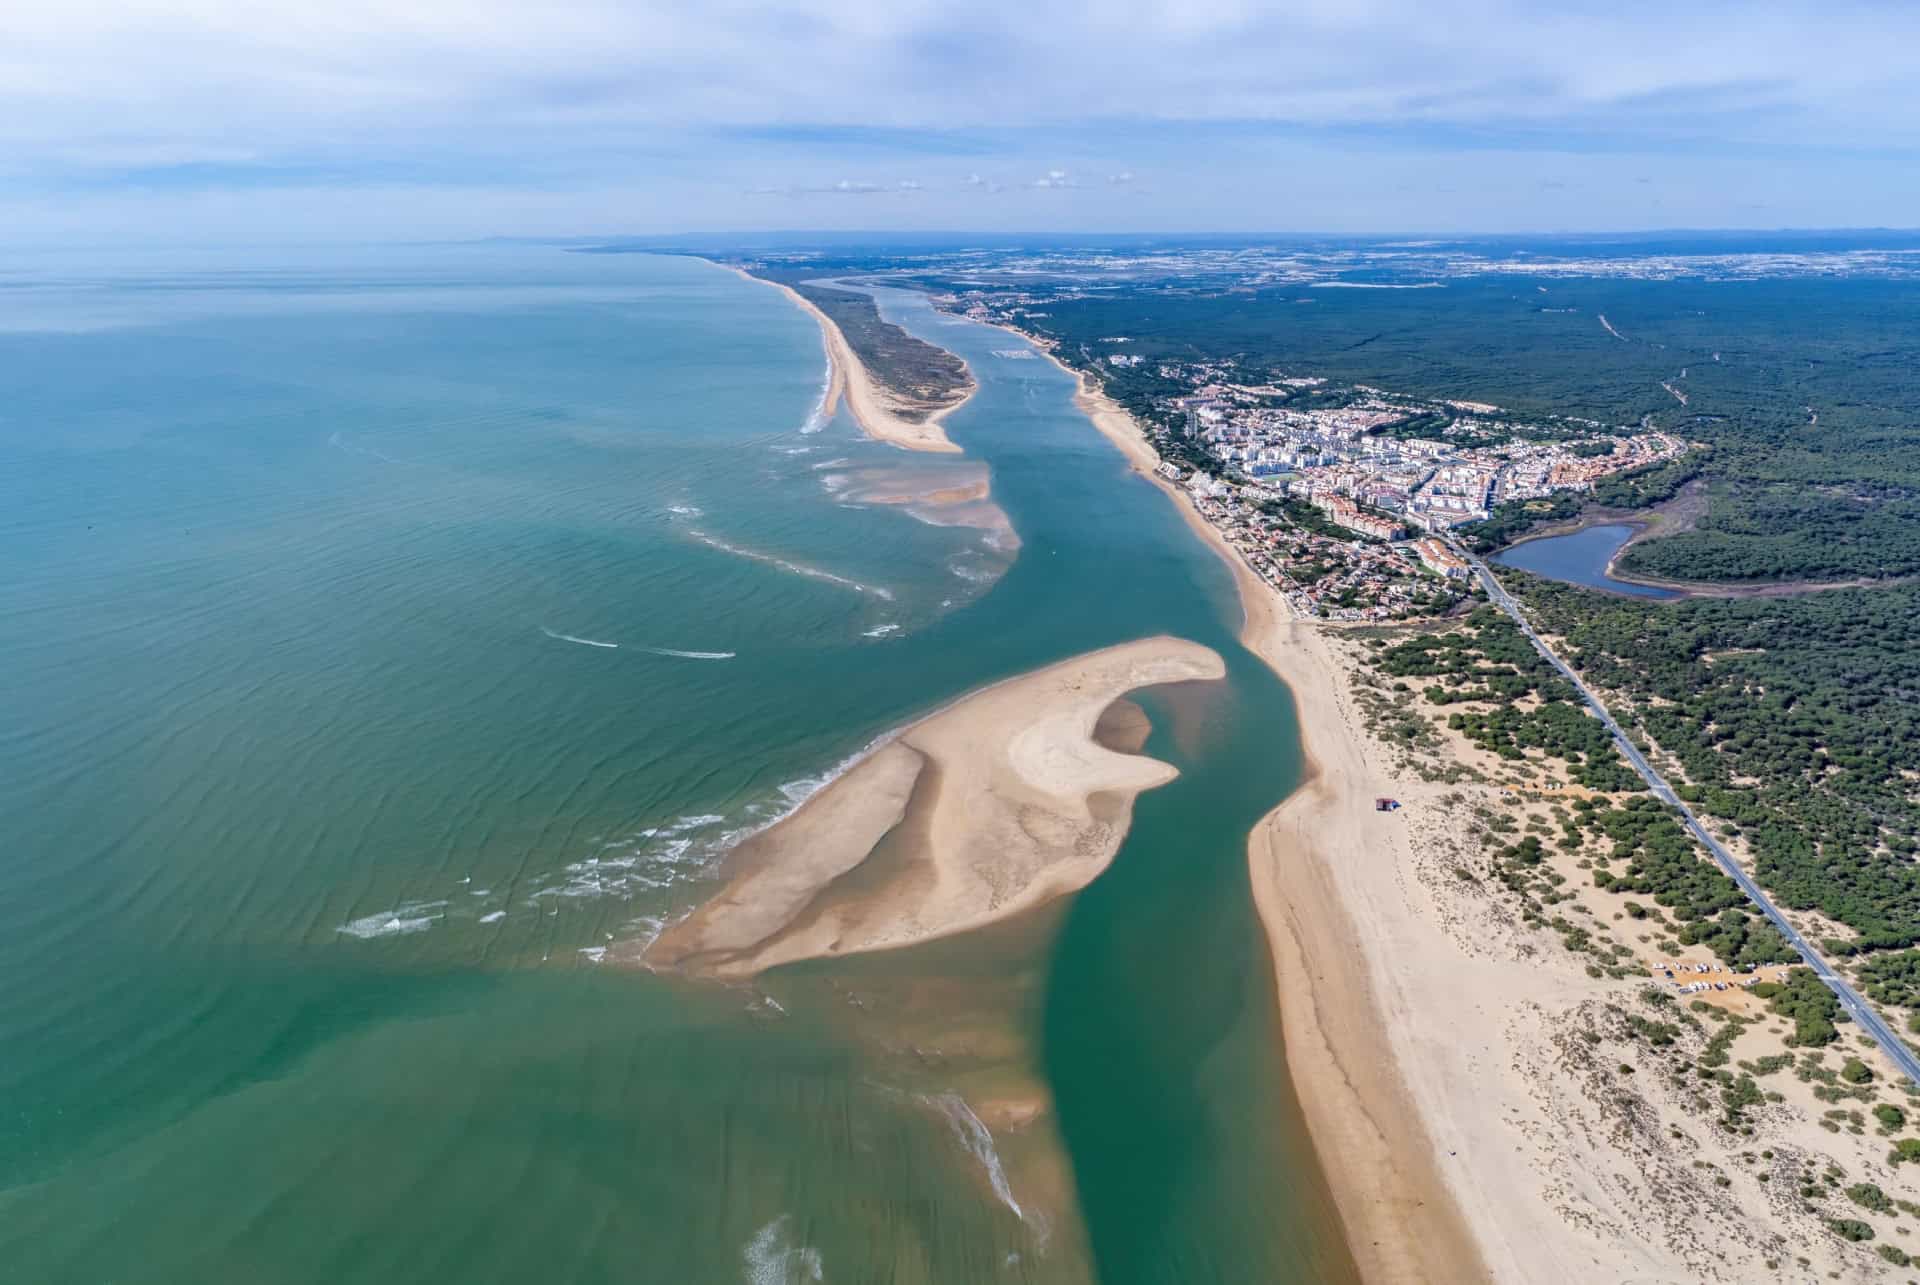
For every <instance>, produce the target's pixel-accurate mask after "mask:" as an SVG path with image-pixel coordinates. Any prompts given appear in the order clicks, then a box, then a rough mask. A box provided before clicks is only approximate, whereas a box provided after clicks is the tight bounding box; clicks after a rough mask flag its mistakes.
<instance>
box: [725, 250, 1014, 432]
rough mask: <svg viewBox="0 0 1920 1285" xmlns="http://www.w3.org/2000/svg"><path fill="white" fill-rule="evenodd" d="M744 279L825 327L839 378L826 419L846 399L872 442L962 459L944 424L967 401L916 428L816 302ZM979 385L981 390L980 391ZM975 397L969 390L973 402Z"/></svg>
mask: <svg viewBox="0 0 1920 1285" xmlns="http://www.w3.org/2000/svg"><path fill="white" fill-rule="evenodd" d="M733 271H734V272H735V273H737V274H738V275H739V276H741V277H743V278H745V279H746V280H748V281H754V282H758V283H759V284H760V285H765V286H772V287H773V288H774V289H776V290H778V291H780V292H781V293H782V294H784V295H786V296H787V298H788V299H790V300H791V301H792V302H793V306H794V307H796V308H798V309H800V310H801V311H802V312H805V313H806V314H807V315H808V316H810V317H812V318H813V319H814V320H815V321H816V322H818V323H819V325H820V336H821V338H822V339H823V340H825V342H826V346H827V360H828V361H829V362H830V363H831V364H832V367H833V373H832V375H831V376H830V377H829V379H828V385H827V387H828V391H827V396H826V399H825V402H824V405H825V407H826V412H825V413H826V415H828V416H831V414H832V408H833V405H834V404H835V403H836V402H837V401H838V400H839V399H840V398H841V397H842V396H844V397H845V398H846V401H847V409H848V410H851V411H852V412H853V418H854V420H855V421H856V422H857V423H858V424H859V425H860V430H861V431H862V432H864V433H865V434H866V435H867V436H868V437H871V438H874V439H875V440H877V441H882V442H886V443H889V444H890V445H893V446H898V447H901V448H902V449H904V450H909V451H931V452H935V453H937V454H941V455H958V454H959V453H960V448H959V447H958V446H955V445H954V444H953V441H952V439H951V438H949V437H948V436H947V431H946V429H944V428H942V427H941V425H940V421H941V420H943V419H945V418H946V417H947V416H948V415H950V414H952V413H953V412H954V411H955V410H957V409H959V408H960V407H961V406H964V405H966V404H967V403H966V399H965V398H963V399H961V400H960V401H958V402H956V403H954V405H952V406H949V407H947V408H946V409H944V410H940V411H935V412H934V413H933V414H931V415H929V416H928V417H927V418H926V420H925V421H923V422H921V423H915V422H914V421H912V420H910V419H906V418H904V417H903V416H901V414H900V413H899V411H898V410H897V409H895V407H894V406H893V403H892V400H891V399H890V398H889V397H888V396H887V393H886V390H885V389H883V388H881V387H880V385H879V384H878V383H877V382H876V381H875V380H874V378H873V375H872V374H871V372H869V371H868V370H867V367H866V363H864V362H862V361H861V360H860V357H859V355H858V354H857V353H855V352H854V351H853V345H852V344H849V343H848V342H847V337H846V335H845V334H843V333H841V330H840V327H839V326H837V325H835V324H834V322H833V318H831V317H829V316H827V314H826V313H824V312H822V311H820V309H819V308H817V307H815V306H814V304H813V301H812V300H810V299H808V298H807V297H806V296H805V295H803V294H801V293H800V292H799V291H798V290H795V289H794V288H793V287H792V286H787V285H782V284H780V283H779V282H778V281H768V280H767V279H766V278H764V277H756V276H754V275H753V274H752V273H750V272H748V271H747V270H746V269H744V268H735V269H733ZM977 387H978V384H976V385H975V388H977ZM972 396H973V390H969V391H968V393H967V397H968V398H970V397H972Z"/></svg>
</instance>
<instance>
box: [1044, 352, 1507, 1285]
mask: <svg viewBox="0 0 1920 1285" xmlns="http://www.w3.org/2000/svg"><path fill="white" fill-rule="evenodd" d="M1029 338H1031V337H1030V336H1029ZM1043 351H1044V349H1043ZM1048 356H1049V359H1050V360H1054V361H1055V364H1056V365H1059V366H1060V368H1061V369H1062V370H1064V371H1066V372H1067V373H1068V374H1069V375H1071V376H1073V378H1074V379H1075V381H1076V383H1077V384H1078V392H1076V393H1075V395H1074V404H1075V405H1076V406H1077V407H1079V409H1080V410H1081V411H1082V412H1084V413H1085V414H1086V416H1087V418H1088V419H1090V420H1092V421H1093V424H1094V426H1095V427H1096V428H1098V429H1099V430H1100V431H1101V432H1102V433H1103V434H1105V435H1106V437H1107V438H1108V439H1109V440H1110V441H1112V442H1113V443H1114V445H1116V446H1117V447H1119V448H1120V450H1121V451H1122V452H1123V453H1124V454H1125V455H1126V457H1127V458H1128V460H1129V461H1131V462H1132V463H1133V465H1134V467H1135V469H1136V470H1137V471H1139V472H1140V473H1141V474H1142V475H1144V476H1146V477H1147V478H1149V479H1150V480H1151V481H1153V482H1154V483H1155V484H1156V485H1158V486H1159V487H1161V489H1162V490H1164V491H1166V492H1167V494H1168V495H1169V496H1170V497H1171V498H1172V500H1173V503H1174V505H1175V507H1176V508H1178V509H1179V511H1180V513H1181V516H1182V517H1184V518H1185V519H1186V520H1187V523H1188V525H1189V526H1191V527H1192V528H1193V530H1194V532H1195V533H1196V534H1198V535H1199V536H1200V537H1201V538H1202V539H1203V540H1205V541H1206V542H1207V543H1208V545H1209V546H1210V547H1212V548H1213V549H1214V551H1215V552H1217V553H1218V554H1219V555H1220V557H1221V558H1222V559H1223V560H1224V561H1225V562H1226V563H1227V565H1228V566H1229V567H1230V568H1231V569H1232V571H1233V574H1234V580H1235V583H1236V585H1237V587H1238V589H1239V594H1240V602H1241V607H1242V609H1243V610H1244V612H1245V616H1246V619H1245V623H1244V625H1243V626H1242V629H1241V638H1240V640H1241V642H1242V644H1244V645H1245V646H1246V648H1247V649H1248V650H1249V651H1251V652H1253V653H1254V654H1255V655H1257V656H1259V657H1260V658H1261V659H1262V660H1264V661H1265V662H1266V663H1267V665H1268V666H1269V667H1270V668H1271V669H1272V670H1273V671H1274V673H1275V674H1276V675H1278V676H1279V678H1280V679H1281V681H1282V682H1284V683H1286V685H1287V687H1288V688H1289V689H1290V690H1291V691H1292V692H1293V696H1294V703H1295V707H1296V709H1298V711H1299V721H1300V733H1301V739H1302V742H1303V748H1304V750H1305V753H1306V757H1307V761H1308V772H1309V776H1308V779H1307V781H1306V782H1305V783H1304V784H1303V785H1302V786H1301V787H1300V788H1299V789H1298V790H1297V791H1295V792H1294V794H1293V795H1292V796H1290V797H1289V798H1288V799H1287V800H1286V801H1285V802H1284V803H1282V804H1281V805H1280V807H1278V808H1277V809H1275V810H1274V811H1273V812H1272V813H1269V814H1268V815H1267V816H1266V817H1265V818H1264V819H1263V820H1262V821H1261V822H1260V824H1259V825H1258V826H1257V827H1256V828H1255V829H1254V832H1253V834H1252V835H1251V836H1249V840H1248V860H1249V873H1250V875H1251V881H1252V886H1253V895H1254V903H1255V906H1256V908H1257V910H1258V911H1259V914H1260V919H1261V922H1262V924H1263V925H1264V927H1265V929H1266V932H1267V936H1268V939H1269V943H1270V946H1271V948H1272V951H1273V956H1274V967H1275V975H1276V979H1277V981H1278V984H1279V993H1280V1010H1281V1029H1282V1032H1283V1036H1284V1038H1285V1041H1286V1057H1287V1069H1288V1072H1289V1074H1290V1075H1291V1077H1292V1079H1293V1083H1294V1089H1295V1092H1296V1093H1297V1095H1298V1096H1299V1099H1300V1105H1301V1109H1302V1111H1303V1112H1304V1113H1305V1115H1306V1117H1307V1125H1308V1128H1309V1130H1310V1131H1311V1132H1312V1134H1313V1140H1314V1149H1315V1151H1316V1152H1317V1153H1318V1155H1319V1158H1320V1163H1321V1165H1322V1166H1323V1168H1324V1169H1325V1170H1326V1173H1327V1180H1328V1185H1329V1186H1330V1187H1331V1188H1332V1191H1333V1195H1334V1201H1335V1203H1336V1204H1337V1206H1338V1207H1339V1210H1340V1216H1341V1219H1342V1220H1343V1221H1344V1222H1345V1223H1346V1228H1347V1239H1348V1244H1349V1248H1350V1249H1351V1251H1352V1253H1353V1256H1354V1261H1355V1262H1356V1263H1357V1264H1358V1266H1359V1268H1360V1273H1361V1277H1362V1279H1363V1280H1366V1281H1369V1282H1411V1281H1432V1282H1436V1283H1439V1282H1458V1281H1470V1280H1483V1279H1486V1278H1487V1276H1488V1270H1487V1267H1486V1265H1485V1263H1484V1262H1483V1260H1482V1256H1481V1253H1480V1252H1479V1249H1478V1247H1477V1245H1476V1240H1475V1235H1474V1232H1475V1231H1476V1230H1478V1231H1480V1232H1481V1233H1482V1234H1484V1233H1485V1231H1486V1230H1487V1229H1486V1228H1473V1229H1470V1228H1469V1226H1468V1223H1467V1221H1466V1219H1465V1217H1464V1216H1463V1212H1462V1208H1461V1204H1460V1201H1459V1198H1458V1194H1457V1193H1456V1191H1455V1190H1454V1189H1453V1188H1452V1187H1450V1186H1449V1184H1448V1183H1447V1182H1446V1181H1445V1179H1444V1178H1443V1177H1442V1175H1441V1173H1440V1172H1439V1169H1438V1167H1437V1165H1436V1163H1435V1156H1434V1149H1433V1141H1432V1139H1431V1138H1430V1137H1429V1135H1428V1132H1427V1129H1426V1125H1425V1121H1424V1119H1423V1115H1422V1110H1423V1107H1424V1106H1425V1105H1426V1104H1425V1103H1423V1102H1420V1101H1417V1100H1416V1099H1415V1097H1414V1095H1413V1094H1412V1093H1411V1092H1410V1090H1409V1087H1408V1086H1409V1077H1410V1075H1411V1073H1412V1072H1413V1071H1414V1070H1416V1069H1419V1067H1420V1064H1419V1063H1418V1062H1417V1061H1414V1060H1412V1059H1409V1058H1407V1057H1406V1056H1405V1055H1404V1053H1403V1052H1402V1051H1401V1050H1399V1049H1398V1048H1397V1047H1396V1040H1397V1037H1398V1036H1399V1034H1400V1029H1401V1026H1400V1023H1401V1019H1402V1016H1403V1015H1402V1014H1401V1013H1399V1012H1398V1011H1396V1006H1390V1005H1387V1004H1383V1003H1382V1002H1381V992H1380V990H1379V989H1378V988H1377V986H1376V983H1375V981H1374V977H1373V973H1374V972H1375V971H1376V967H1375V965H1376V961H1377V959H1378V957H1380V956H1382V955H1384V954H1385V953H1387V951H1388V950H1389V949H1392V950H1396V951H1397V949H1398V948H1399V945H1400V943H1399V941H1398V940H1396V935H1395V934H1394V933H1392V932H1390V931H1383V930H1382V928H1383V927H1384V926H1376V925H1374V924H1368V925H1366V926H1365V928H1362V927H1361V926H1360V925H1358V924H1356V923H1355V921H1354V917H1353V916H1352V915H1351V914H1350V913H1349V910H1348V905H1347V896H1348V895H1349V890H1348V889H1347V888H1346V887H1344V886H1343V883H1342V881H1341V880H1340V879H1339V878H1337V877H1336V874H1337V872H1352V871H1354V870H1355V869H1356V868H1357V867H1358V866H1360V865H1361V864H1362V863H1364V862H1365V861H1366V855H1367V850H1368V847H1369V842H1368V835H1367V833H1366V830H1365V825H1366V823H1367V819H1368V818H1371V817H1374V816H1375V815H1377V814H1375V813H1374V811H1373V806H1372V804H1373V794H1372V790H1371V788H1370V787H1369V785H1368V784H1367V782H1366V781H1365V779H1364V777H1365V773H1364V772H1362V771H1358V770H1356V769H1355V766H1354V764H1355V760H1356V759H1357V758H1358V746H1357V743H1356V739H1355V738H1356V736H1357V730H1356V729H1354V728H1353V727H1352V726H1351V724H1350V723H1349V720H1348V718H1347V715H1346V714H1345V712H1344V711H1343V710H1342V709H1341V708H1340V707H1339V703H1338V699H1337V696H1336V683H1335V677H1336V675H1335V673H1334V671H1333V662H1332V658H1331V657H1330V656H1329V654H1328V653H1327V650H1326V646H1325V641H1324V639H1323V638H1322V637H1321V635H1320V634H1319V632H1318V631H1317V630H1315V629H1314V628H1313V627H1312V626H1308V625H1302V624H1300V623H1298V622H1296V621H1294V620H1293V619H1292V616H1291V612H1290V611H1289V609H1288V607H1287V604H1286V601H1285V599H1283V598H1282V597H1281V596H1280V595H1279V593H1277V592H1276V591H1275V590H1273V589H1272V587H1271V586H1269V585H1267V584H1266V583H1265V582H1264V581H1262V580H1261V579H1260V578H1259V577H1258V576H1257V575H1255V574H1254V572H1253V570H1252V569H1251V568H1250V567H1248V566H1247V564H1246V561H1245V560H1244V559H1243V558H1241V556H1240V555H1239V553H1238V552H1236V551H1235V550H1234V549H1233V548H1232V547H1231V546H1230V545H1228V544H1227V542H1226V541H1225V540H1224V539H1223V538H1222V537H1221V535H1220V533H1219V532H1218V531H1217V530H1215V529H1214V527H1213V526H1212V524H1211V523H1209V522H1207V521H1206V520H1205V519H1204V518H1203V517H1201V516H1200V514H1199V512H1198V511H1197V510H1196V509H1195V508H1194V507H1193V504H1192V502H1191V501H1190V500H1189V499H1188V498H1187V496H1186V494H1185V493H1184V492H1182V491H1181V490H1180V489H1179V488H1178V487H1176V486H1174V485H1173V484H1171V483H1170V482H1168V481H1166V480H1165V479H1164V478H1162V477H1160V476H1159V475H1158V474H1156V473H1155V472H1154V471H1153V466H1154V465H1155V464H1157V463H1158V462H1159V457H1158V456H1157V454H1156V453H1155V452H1154V450H1153V447H1152V446H1151V445H1150V444H1149V443H1148V441H1147V439H1146V435H1145V434H1144V433H1143V432H1142V431H1141V430H1140V427H1139V425H1138V424H1136V423H1135V422H1134V420H1133V417H1132V416H1130V415H1128V414H1127V412H1126V411H1125V410H1123V409H1122V408H1121V407H1120V406H1118V405H1117V404H1115V403H1114V402H1113V401H1112V400H1111V399H1110V398H1108V397H1107V396H1106V395H1105V394H1104V393H1102V392H1101V391H1099V390H1098V389H1097V388H1094V387H1092V386H1091V385H1090V383H1089V381H1088V380H1087V378H1086V377H1085V376H1084V375H1082V374H1080V373H1079V372H1077V371H1074V370H1072V369H1071V368H1070V367H1067V366H1065V365H1064V364H1062V363H1060V362H1059V361H1058V360H1057V359H1054V358H1052V355H1051V354H1048ZM1385 877H1387V878H1388V879H1389V880H1391V879H1393V877H1394V875H1393V872H1391V871H1387V872H1386V876H1385ZM1428 962H1431V963H1434V964H1436V965H1437V966H1438V965H1440V963H1441V961H1438V960H1430V961H1428ZM1442 975H1443V968H1439V967H1437V969H1436V971H1435V972H1434V973H1432V974H1429V976H1432V977H1434V978H1436V979H1438V978H1439V977H1440V976H1442ZM1489 1212H1490V1211H1489ZM1486 1216H1487V1215H1485V1214H1483V1221H1484V1220H1485V1218H1486Z"/></svg>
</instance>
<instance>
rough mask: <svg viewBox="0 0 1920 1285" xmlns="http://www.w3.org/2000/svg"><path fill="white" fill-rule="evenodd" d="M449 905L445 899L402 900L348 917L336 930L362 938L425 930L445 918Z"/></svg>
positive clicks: (399, 934) (393, 935)
mask: <svg viewBox="0 0 1920 1285" xmlns="http://www.w3.org/2000/svg"><path fill="white" fill-rule="evenodd" d="M446 908H447V903H446V902H444V901H408V902H402V903H401V904H400V905H398V906H395V907H394V908H393V909H392V910H383V911H381V912H380V913H379V914H376V915H362V916H361V917H360V918H358V919H351V920H348V921H347V922H346V923H344V924H341V925H340V927H338V928H336V929H335V930H334V931H335V932H342V933H345V934H346V935H347V936H349V937H358V938H360V939H361V940H362V941H365V940H367V939H369V938H373V937H398V936H401V935H403V934H406V933H422V932H425V931H426V930H427V929H429V928H431V927H433V924H434V921H435V920H437V919H445V918H446V913H445V912H446Z"/></svg>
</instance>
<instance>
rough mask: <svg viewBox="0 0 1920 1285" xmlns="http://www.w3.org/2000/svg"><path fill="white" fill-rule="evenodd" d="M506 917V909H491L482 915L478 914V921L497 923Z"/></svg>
mask: <svg viewBox="0 0 1920 1285" xmlns="http://www.w3.org/2000/svg"><path fill="white" fill-rule="evenodd" d="M506 917H507V912H506V911H504V910H493V911H489V912H487V913H486V914H484V915H482V916H480V922H481V923H483V924H497V923H499V922H500V921H501V920H502V919H505V918H506Z"/></svg>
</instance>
